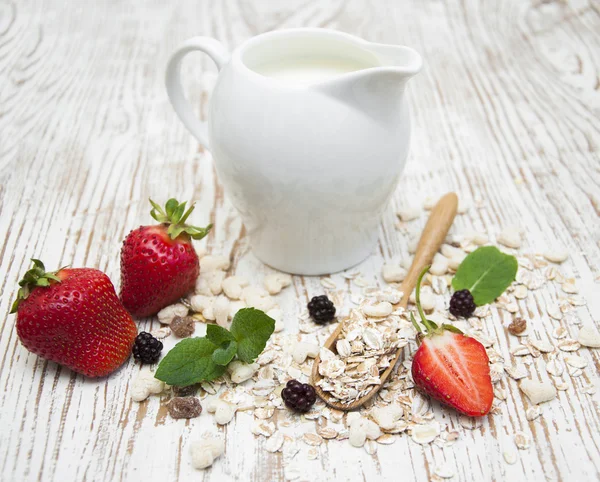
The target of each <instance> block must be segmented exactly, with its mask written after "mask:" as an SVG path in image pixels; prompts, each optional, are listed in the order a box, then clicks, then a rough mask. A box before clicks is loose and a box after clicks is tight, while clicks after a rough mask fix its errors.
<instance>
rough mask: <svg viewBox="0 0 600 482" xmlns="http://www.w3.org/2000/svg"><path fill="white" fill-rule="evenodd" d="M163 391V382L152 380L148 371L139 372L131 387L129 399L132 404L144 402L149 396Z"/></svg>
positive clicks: (152, 376)
mask: <svg viewBox="0 0 600 482" xmlns="http://www.w3.org/2000/svg"><path fill="white" fill-rule="evenodd" d="M164 389H165V382H162V381H160V380H158V379H157V378H154V373H152V372H151V371H150V370H140V372H139V373H138V376H137V377H136V379H135V380H134V381H133V384H132V386H131V399H132V400H133V401H134V402H141V401H142V400H146V398H148V397H149V396H150V394H153V393H154V394H156V393H160V392H162V391H163V390H164Z"/></svg>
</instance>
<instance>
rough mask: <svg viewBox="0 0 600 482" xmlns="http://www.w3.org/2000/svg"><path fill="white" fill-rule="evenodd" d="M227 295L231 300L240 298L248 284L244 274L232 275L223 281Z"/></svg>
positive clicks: (222, 284)
mask: <svg viewBox="0 0 600 482" xmlns="http://www.w3.org/2000/svg"><path fill="white" fill-rule="evenodd" d="M221 286H222V288H223V292H224V293H225V296H227V298H229V299H230V300H239V299H240V298H241V296H242V289H243V288H244V287H246V286H248V280H247V279H246V278H243V277H242V276H230V277H229V278H225V279H224V280H223V282H222V283H221Z"/></svg>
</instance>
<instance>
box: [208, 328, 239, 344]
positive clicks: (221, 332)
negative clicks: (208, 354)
mask: <svg viewBox="0 0 600 482" xmlns="http://www.w3.org/2000/svg"><path fill="white" fill-rule="evenodd" d="M206 338H208V339H209V340H210V341H212V342H213V343H214V344H215V345H217V346H222V345H224V344H225V343H228V342H230V341H235V338H234V336H233V335H232V334H231V333H229V331H227V330H226V329H225V328H223V327H222V326H219V325H207V326H206Z"/></svg>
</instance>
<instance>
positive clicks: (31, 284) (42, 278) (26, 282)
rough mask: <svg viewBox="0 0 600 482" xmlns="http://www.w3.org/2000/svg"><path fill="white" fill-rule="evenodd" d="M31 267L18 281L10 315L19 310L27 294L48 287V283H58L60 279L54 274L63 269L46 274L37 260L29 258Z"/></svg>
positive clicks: (44, 268) (43, 267) (42, 264)
mask: <svg viewBox="0 0 600 482" xmlns="http://www.w3.org/2000/svg"><path fill="white" fill-rule="evenodd" d="M31 261H32V262H33V267H32V268H31V269H30V270H29V271H27V272H26V273H25V274H24V275H23V279H22V280H21V281H19V286H20V287H21V288H19V291H18V293H17V299H16V300H15V301H14V303H13V304H12V306H11V308H10V312H11V313H16V312H17V310H18V309H19V304H20V303H21V301H23V300H26V299H27V297H28V296H29V294H30V293H31V292H32V291H33V289H34V288H37V287H40V286H41V287H47V286H50V281H56V282H58V283H60V278H59V277H58V276H56V274H57V273H58V272H59V271H60V270H61V269H63V268H60V269H59V270H57V271H49V272H46V267H45V266H44V263H42V262H41V261H40V260H39V259H34V258H31Z"/></svg>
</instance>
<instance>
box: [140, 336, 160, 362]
mask: <svg viewBox="0 0 600 482" xmlns="http://www.w3.org/2000/svg"><path fill="white" fill-rule="evenodd" d="M162 348H163V344H162V343H161V342H160V341H158V340H157V339H156V338H154V337H153V336H152V335H151V334H150V333H146V332H145V331H142V332H140V334H139V335H138V336H136V337H135V341H134V343H133V350H132V351H133V358H135V359H136V360H139V361H140V362H142V363H156V362H157V361H158V359H159V358H160V352H161V351H162Z"/></svg>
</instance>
